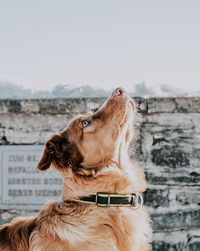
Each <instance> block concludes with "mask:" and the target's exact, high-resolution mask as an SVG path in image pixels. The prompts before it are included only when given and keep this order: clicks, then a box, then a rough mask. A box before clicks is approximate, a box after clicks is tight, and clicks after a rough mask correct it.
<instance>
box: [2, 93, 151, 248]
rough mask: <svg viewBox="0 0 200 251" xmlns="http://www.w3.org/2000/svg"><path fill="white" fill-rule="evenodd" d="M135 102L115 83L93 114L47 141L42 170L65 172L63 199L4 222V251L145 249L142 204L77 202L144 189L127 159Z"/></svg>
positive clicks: (147, 235)
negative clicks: (103, 204)
mask: <svg viewBox="0 0 200 251" xmlns="http://www.w3.org/2000/svg"><path fill="white" fill-rule="evenodd" d="M134 119H135V104H134V102H133V100H132V99H131V98H130V97H129V96H128V95H127V94H126V93H125V91H124V90H123V89H122V88H117V89H116V90H115V91H114V92H113V93H112V95H111V97H110V98H109V99H108V100H107V102H106V103H105V104H104V105H103V106H102V108H101V109H100V110H98V111H97V112H95V113H93V114H89V115H88V114H87V115H85V116H80V117H78V118H76V119H75V120H73V121H72V122H71V123H70V124H69V126H68V127H67V128H66V129H65V130H64V131H63V132H61V133H58V134H55V135H53V136H52V137H51V138H50V139H49V140H48V141H47V143H46V146H45V149H44V152H43V155H42V158H41V160H40V162H39V164H38V168H39V169H40V170H42V171H43V170H46V169H48V168H49V167H50V166H51V165H52V166H54V167H55V168H56V169H57V170H58V171H59V172H60V173H61V174H62V176H63V189H62V201H60V202H56V201H50V202H48V203H47V204H45V205H44V207H43V209H42V210H41V211H40V212H39V213H38V215H37V216H35V217H17V218H15V219H14V220H13V221H12V222H11V223H9V224H5V225H3V226H1V227H0V250H4V251H5V250H6V251H25V250H32V251H49V250H53V251H54V250H55V251H56V250H57V251H66V250H71V251H73V250H74V251H79V250H82V251H84V250H86V251H92V250H94V251H106V250H110V251H112V250H113V251H114V250H115V251H117V250H119V251H129V250H130V251H147V250H151V245H150V244H149V239H150V237H151V228H150V225H149V219H148V215H147V213H146V211H145V209H144V207H140V208H138V209H134V207H132V206H130V205H129V206H126V207H125V206H106V207H100V206H98V205H96V204H88V203H83V202H77V201H75V200H79V199H81V198H83V197H87V196H90V195H91V194H96V193H98V192H101V193H106V194H120V195H121V194H132V193H139V192H143V191H145V189H146V181H145V177H144V172H143V170H142V169H140V168H139V167H137V166H135V165H134V163H131V161H130V160H129V158H128V146H129V144H130V142H131V140H132V138H133V134H134V128H133V125H134Z"/></svg>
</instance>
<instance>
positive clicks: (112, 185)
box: [62, 163, 146, 200]
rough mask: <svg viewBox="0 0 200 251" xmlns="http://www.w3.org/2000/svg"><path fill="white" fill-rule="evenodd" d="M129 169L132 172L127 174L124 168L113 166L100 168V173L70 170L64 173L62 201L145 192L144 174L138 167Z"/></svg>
mask: <svg viewBox="0 0 200 251" xmlns="http://www.w3.org/2000/svg"><path fill="white" fill-rule="evenodd" d="M127 165H128V163H127ZM128 169H130V170H129V171H128V172H125V169H124V168H123V167H120V168H119V167H117V166H116V165H115V164H112V165H110V166H106V167H101V168H98V171H97V169H95V170H91V169H90V170H83V173H81V174H80V173H76V172H73V171H72V170H71V169H70V168H68V169H67V171H65V172H63V179H64V180H63V190H62V200H71V199H80V198H81V197H85V196H89V195H91V194H92V193H98V192H104V193H115V194H127V193H134V192H143V191H144V190H145V189H146V182H145V179H144V172H143V171H142V170H141V169H140V168H138V167H132V168H131V167H129V168H128V167H127V166H126V170H128ZM84 173H85V174H86V175H84ZM88 174H90V175H88Z"/></svg>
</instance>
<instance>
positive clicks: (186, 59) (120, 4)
mask: <svg viewBox="0 0 200 251" xmlns="http://www.w3.org/2000/svg"><path fill="white" fill-rule="evenodd" d="M0 80H8V81H12V82H14V83H17V84H22V85H24V86H25V87H28V88H32V89H52V88H53V86H55V85H56V84H64V83H71V84H74V85H81V84H90V85H92V86H102V87H114V86H119V85H122V86H125V87H130V85H132V84H136V83H139V82H142V81H146V82H147V84H150V85H158V84H163V83H167V84H169V85H172V86H174V87H177V88H183V89H186V90H191V91H200V0H165V1H164V0H163V1H161V0H137V1H135V0H63V1H62V0H29V1H27V0H17V1H16V0H12V1H11V0H0Z"/></svg>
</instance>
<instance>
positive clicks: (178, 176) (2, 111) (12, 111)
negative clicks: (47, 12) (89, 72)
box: [0, 97, 200, 251]
mask: <svg viewBox="0 0 200 251" xmlns="http://www.w3.org/2000/svg"><path fill="white" fill-rule="evenodd" d="M104 100H105V99H103V98H102V99H95V98H93V99H58V100H20V101H16V100H5V101H0V144H1V145H6V144H7V145H9V144H41V143H44V142H45V141H46V139H47V138H48V137H49V136H50V135H51V134H53V133H55V132H57V131H60V130H62V129H63V128H64V127H66V125H67V124H68V122H69V120H70V119H71V118H72V117H74V116H75V115H77V114H79V113H84V112H86V111H88V109H96V108H97V107H99V105H100V104H102V103H103V102H104ZM135 100H136V103H137V104H138V111H139V113H138V116H137V122H136V131H135V133H136V137H135V141H134V142H133V144H132V146H131V148H130V155H131V157H132V158H133V160H137V162H139V164H140V165H141V166H142V167H143V168H144V169H145V171H146V172H147V179H148V181H149V188H148V190H147V192H146V193H145V204H146V206H147V208H148V211H149V213H150V215H151V219H152V227H153V230H154V235H153V249H154V250H161V251H165V250H181V251H182V250H195V251H197V250H200V190H199V185H200V98H180V97H179V98H149V99H141V98H136V99H135ZM34 213H35V212H34V211H27V210H26V211H24V210H23V211H18V210H16V209H13V210H1V211H0V223H3V222H8V221H10V219H11V218H13V217H14V216H16V215H30V214H34Z"/></svg>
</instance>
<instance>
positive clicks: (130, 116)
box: [38, 88, 135, 172]
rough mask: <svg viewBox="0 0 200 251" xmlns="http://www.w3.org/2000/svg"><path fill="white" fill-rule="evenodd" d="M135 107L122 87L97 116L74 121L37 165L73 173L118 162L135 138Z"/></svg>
mask: <svg viewBox="0 0 200 251" xmlns="http://www.w3.org/2000/svg"><path fill="white" fill-rule="evenodd" d="M134 114H135V105H134V102H133V100H132V99H131V98H130V97H129V96H128V95H127V94H126V93H125V91H124V90H123V89H122V88H117V89H116V90H115V91H114V92H113V93H112V95H111V96H110V98H108V100H107V101H106V103H105V104H104V105H103V106H102V107H101V108H100V109H99V110H98V111H97V112H95V113H93V114H89V115H88V114H87V115H85V116H80V117H78V118H76V119H75V120H73V121H72V122H71V123H70V124H69V126H68V127H67V128H66V129H65V130H64V131H63V132H61V133H59V134H55V135H53V136H52V137H51V138H50V139H49V140H48V141H47V143H46V145H45V149H44V152H43V155H42V158H41V160H40V162H39V164H38V168H39V169H40V170H46V169H48V168H49V167H50V165H51V164H52V165H53V166H54V167H56V168H57V169H58V170H60V171H64V170H66V168H69V167H71V168H72V170H73V171H74V172H80V171H81V170H82V169H84V170H89V169H95V168H100V167H103V166H105V165H106V163H109V162H110V161H114V162H115V163H119V162H120V161H121V159H122V157H121V156H122V152H123V154H125V152H126V151H127V149H128V145H129V143H130V141H131V139H132V136H133V120H134Z"/></svg>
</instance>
